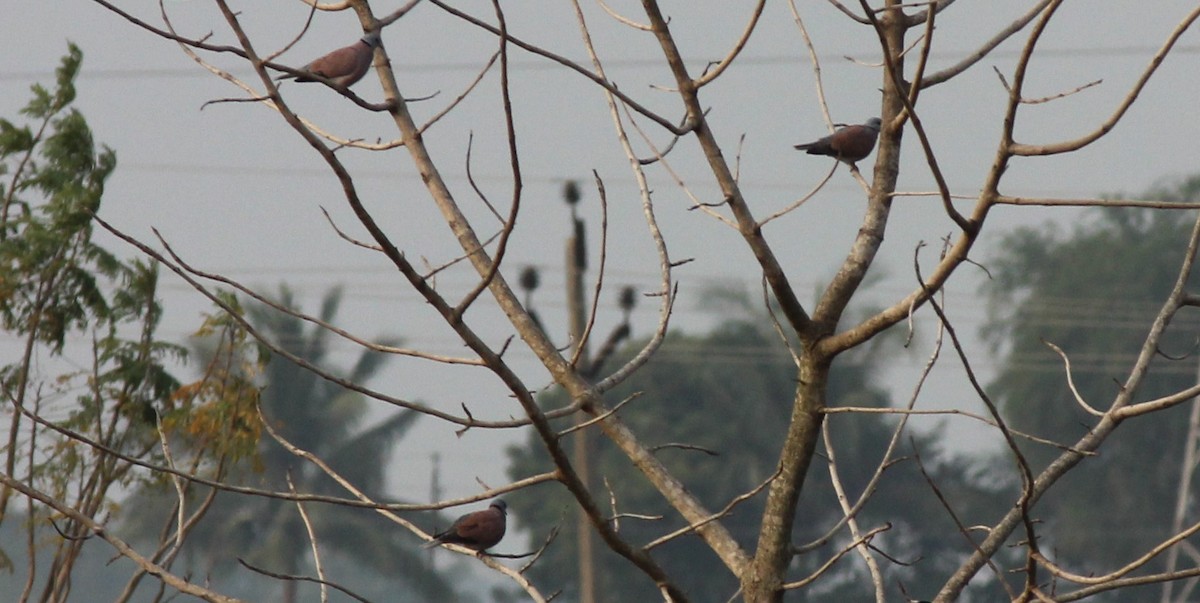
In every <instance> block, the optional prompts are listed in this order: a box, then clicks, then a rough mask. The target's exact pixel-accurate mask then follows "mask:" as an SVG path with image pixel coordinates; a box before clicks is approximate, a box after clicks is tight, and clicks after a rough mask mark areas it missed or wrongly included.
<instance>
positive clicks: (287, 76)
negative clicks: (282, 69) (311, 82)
mask: <svg viewBox="0 0 1200 603" xmlns="http://www.w3.org/2000/svg"><path fill="white" fill-rule="evenodd" d="M294 79H296V76H295V75H294V74H291V73H285V74H283V75H281V76H279V77H276V78H275V81H277V82H280V81H283V80H294Z"/></svg>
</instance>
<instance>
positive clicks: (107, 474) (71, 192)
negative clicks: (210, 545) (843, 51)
mask: <svg viewBox="0 0 1200 603" xmlns="http://www.w3.org/2000/svg"><path fill="white" fill-rule="evenodd" d="M81 62H82V53H81V52H80V50H79V48H77V47H76V46H74V45H70V48H69V52H68V54H67V56H66V57H64V58H63V60H62V64H61V66H60V67H59V69H58V71H57V85H56V86H55V87H54V88H53V89H52V90H48V89H46V88H45V87H43V86H40V85H35V86H33V88H32V90H33V99H32V100H31V101H30V102H29V103H28V104H27V105H26V106H25V108H24V109H22V110H21V111H20V113H21V114H22V115H24V116H25V117H26V118H27V120H28V121H29V122H30V123H24V124H18V123H14V122H12V121H9V120H7V119H0V173H3V174H4V175H5V183H4V185H0V327H2V328H3V329H4V332H5V334H6V336H7V337H9V338H12V339H15V340H17V341H20V342H22V344H23V345H22V347H21V349H22V353H20V354H19V357H18V358H7V359H5V360H4V361H5V362H7V363H8V364H6V365H4V366H3V367H0V395H2V396H3V398H4V400H5V405H4V406H3V407H2V410H0V414H2V415H3V416H4V419H3V421H2V424H4V425H6V426H7V427H8V433H7V434H5V437H4V438H3V444H0V455H2V456H3V469H2V470H3V471H4V473H6V474H7V475H9V476H10V477H17V478H18V479H20V480H22V481H25V482H26V483H28V484H30V485H31V486H33V487H35V488H37V489H39V490H42V491H43V492H46V493H48V494H49V495H51V496H54V497H56V498H58V499H59V500H61V501H64V502H66V503H68V504H71V505H73V506H74V507H75V508H76V509H77V510H79V511H80V512H82V513H84V514H87V515H90V516H97V515H99V514H101V513H107V512H109V511H111V510H114V509H116V504H115V503H114V501H113V499H112V498H110V496H109V492H110V490H111V489H112V488H114V487H125V486H129V485H130V484H132V483H133V480H134V476H135V474H133V473H132V472H131V471H130V468H131V467H132V465H130V464H128V463H125V462H121V461H118V459H117V458H116V457H115V456H114V455H113V454H111V453H110V452H108V451H117V452H119V453H122V454H125V455H129V456H133V457H138V458H143V459H147V460H150V461H152V462H158V461H159V460H161V459H157V458H155V455H156V452H155V451H156V446H155V443H156V442H157V435H156V433H155V430H154V429H153V426H154V423H155V419H156V417H157V416H158V414H159V413H160V412H165V411H166V410H167V408H168V407H169V406H170V405H171V400H172V396H173V395H174V393H175V391H176V390H177V389H178V385H179V384H178V382H177V381H176V380H175V378H174V377H173V376H172V375H171V372H170V370H169V366H170V364H171V363H172V362H175V361H177V360H179V359H180V358H181V357H182V356H183V353H184V350H183V348H181V347H179V346H177V345H173V344H170V343H167V342H163V341H160V340H158V339H157V336H156V330H157V327H158V323H159V320H160V318H161V315H162V309H161V307H160V306H159V303H158V299H157V297H156V296H157V285H158V269H157V266H156V265H153V264H147V263H144V262H141V261H138V260H125V259H122V258H120V257H118V256H117V255H115V254H114V253H112V252H110V251H109V250H107V249H105V248H104V247H102V246H100V245H99V244H97V243H96V242H94V241H93V240H92V234H93V224H92V217H93V216H94V215H95V214H96V212H97V211H98V210H99V208H100V203H101V200H102V198H103V194H104V183H105V181H106V180H107V179H108V177H109V176H110V175H111V174H112V172H113V170H114V168H115V167H116V155H115V153H114V152H113V151H112V150H111V149H109V148H107V147H103V146H99V147H98V146H97V144H96V143H95V141H94V140H93V137H92V132H91V129H90V128H89V127H88V124H87V121H86V120H85V119H84V117H83V115H82V114H81V113H79V111H77V110H75V109H74V108H72V107H71V103H72V102H73V101H74V99H75V87H74V79H75V77H76V76H77V75H78V73H79V68H80V65H81ZM34 416H36V417H37V419H38V420H40V421H43V422H47V423H52V424H53V426H54V429H50V428H48V427H46V426H37V427H35V426H34V425H33V417H34ZM59 430H62V431H65V432H66V433H65V434H64V433H63V432H62V431H59ZM84 439H86V440H88V441H91V442H94V443H96V444H97V445H98V446H92V445H89V444H85V443H84V442H83V440H84ZM11 496H12V491H11V490H9V489H7V488H0V521H3V520H4V519H5V517H6V515H7V512H8V511H9V510H10V509H9V506H10V505H9V503H10V500H11ZM46 515H47V514H46V512H45V510H44V509H36V510H35V513H33V515H32V516H31V517H30V518H29V519H28V521H29V522H30V524H29V525H30V528H29V529H30V530H31V533H32V530H33V529H34V528H33V526H34V525H35V524H36V523H37V522H42V521H45V517H46ZM55 529H56V530H58V531H59V533H61V534H66V535H68V536H76V537H78V538H67V539H61V538H60V539H56V540H55V541H54V542H53V543H45V542H39V544H40V545H47V546H45V547H44V549H43V550H41V551H39V554H41V555H48V556H50V557H51V558H52V559H53V561H52V563H53V564H54V567H55V568H56V569H55V571H56V572H61V575H59V576H58V577H57V579H56V578H55V577H48V578H47V581H46V584H45V590H44V591H43V595H42V596H41V598H42V599H44V600H58V599H59V598H61V599H64V600H65V598H66V596H67V594H66V593H68V592H69V591H70V588H71V581H70V580H63V579H62V576H65V575H67V574H69V573H70V571H71V567H72V565H73V564H74V562H75V559H76V558H77V553H78V550H79V547H80V546H81V543H82V541H83V540H84V539H85V537H86V536H87V534H86V530H84V529H82V528H81V527H80V526H79V525H78V524H77V523H75V522H73V521H69V520H65V519H62V518H59V520H58V522H57V523H56V525H55ZM7 544H8V543H6V542H0V546H4V545H7ZM24 547H25V545H24V544H21V545H20V551H21V552H25V549H24ZM9 552H10V553H11V551H9ZM0 558H3V559H5V560H7V559H8V557H7V556H6V555H5V554H4V553H3V552H0ZM9 567H10V569H11V566H9ZM30 579H31V580H32V577H30Z"/></svg>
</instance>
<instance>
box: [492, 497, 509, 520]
mask: <svg viewBox="0 0 1200 603" xmlns="http://www.w3.org/2000/svg"><path fill="white" fill-rule="evenodd" d="M488 506H489V507H496V508H497V509H500V513H502V514H503V515H505V516H507V515H508V503H506V502H504V501H502V500H500V499H498V498H497V499H496V500H493V501H492V504H490V505H488Z"/></svg>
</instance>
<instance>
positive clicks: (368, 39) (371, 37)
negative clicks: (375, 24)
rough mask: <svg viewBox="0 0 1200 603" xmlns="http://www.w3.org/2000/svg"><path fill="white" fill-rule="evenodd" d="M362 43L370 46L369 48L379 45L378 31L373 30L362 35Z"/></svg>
mask: <svg viewBox="0 0 1200 603" xmlns="http://www.w3.org/2000/svg"><path fill="white" fill-rule="evenodd" d="M362 43H363V44H366V45H367V46H370V47H371V48H375V47H376V46H379V32H377V31H373V32H371V33H369V34H367V35H365V36H363V37H362Z"/></svg>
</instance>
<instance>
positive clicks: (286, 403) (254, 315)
mask: <svg viewBox="0 0 1200 603" xmlns="http://www.w3.org/2000/svg"><path fill="white" fill-rule="evenodd" d="M341 299H342V290H341V289H340V288H334V289H331V290H330V291H329V292H328V293H326V295H325V297H324V299H323V301H322V306H321V312H320V314H319V317H320V318H321V320H323V321H325V322H327V323H328V322H332V321H333V319H334V317H335V315H336V314H337V310H338V306H339V305H340V302H341ZM277 303H278V304H279V305H281V306H283V307H286V308H294V307H295V302H294V299H293V295H292V293H291V291H290V290H288V289H287V287H286V286H282V287H280V294H279V299H278V300H277ZM247 314H248V316H249V319H250V322H251V324H253V325H254V326H255V328H256V329H257V330H259V332H260V333H262V334H263V336H264V337H265V338H266V339H268V340H269V341H271V342H274V343H275V344H276V345H278V346H279V347H281V348H282V349H284V350H286V351H288V352H289V353H291V354H294V355H295V356H297V357H299V358H302V359H304V360H305V361H307V362H309V363H312V364H313V365H315V366H319V367H322V368H324V369H326V370H328V371H330V372H331V373H334V374H337V375H338V376H340V377H343V378H345V379H348V380H350V381H353V382H355V383H364V382H366V381H368V380H369V379H370V378H371V377H373V376H374V375H375V374H376V373H377V372H378V370H379V369H380V368H381V367H382V365H383V362H384V361H385V360H386V359H387V358H388V357H387V356H385V355H383V354H379V353H374V352H369V351H364V352H363V353H362V354H361V355H360V356H359V357H358V359H357V361H356V362H355V363H354V366H353V367H351V368H350V369H349V370H345V371H339V370H336V369H333V368H331V367H330V361H329V354H330V351H331V346H330V333H329V331H327V330H325V329H323V328H321V327H319V326H316V325H310V324H309V323H307V322H305V321H303V320H301V319H299V318H296V317H295V316H292V315H289V314H286V313H283V312H279V311H277V310H274V309H271V308H267V307H265V306H254V307H251V308H250V309H249V310H248V312H247ZM198 347H200V353H201V354H202V355H204V354H205V351H204V350H203V347H202V346H198ZM210 347H211V346H210ZM208 353H209V354H211V351H210V352H208ZM261 385H262V394H261V398H260V404H261V408H262V412H263V415H264V416H265V417H266V419H267V421H269V422H270V424H271V426H272V428H274V429H275V430H276V431H277V432H279V433H280V434H281V435H282V436H283V437H284V438H286V439H287V440H288V441H289V442H291V443H292V444H295V445H296V446H297V447H299V448H301V449H303V450H307V451H309V452H311V453H313V454H314V455H316V456H318V457H319V458H321V459H323V460H324V461H325V462H327V463H328V464H329V465H330V466H331V467H332V468H333V469H334V470H336V471H337V472H338V473H340V474H341V475H342V476H344V477H345V478H347V479H348V480H350V481H351V482H352V483H354V484H355V485H356V486H357V487H359V488H360V489H362V490H363V491H364V492H366V493H367V494H368V495H370V496H372V497H373V498H375V499H376V500H379V499H381V497H383V496H384V489H385V488H384V487H385V485H386V484H385V482H386V479H385V477H386V476H385V473H384V470H385V467H386V465H387V461H388V457H389V455H390V452H391V449H392V446H394V445H395V443H396V442H397V441H399V440H400V439H401V438H402V437H403V436H404V434H405V433H406V432H407V431H408V429H409V428H410V427H411V426H412V425H413V424H414V422H415V421H416V419H417V418H418V417H419V415H418V414H417V413H414V412H412V411H407V410H406V411H401V412H399V413H396V414H394V415H392V416H390V417H388V418H387V419H384V420H383V421H380V422H378V423H376V424H374V425H373V426H370V427H367V428H363V427H362V422H363V420H364V418H365V415H366V414H367V410H368V405H367V402H366V400H365V399H364V398H363V396H362V395H360V394H357V393H354V392H351V391H349V390H347V389H345V388H343V387H341V386H339V385H337V384H335V383H333V382H330V381H327V380H325V379H323V378H321V377H320V376H318V375H316V374H314V373H312V372H311V371H308V370H306V369H304V368H303V367H301V366H300V365H298V364H296V363H294V362H292V361H290V360H288V359H287V358H284V357H282V356H272V357H271V358H270V359H269V360H268V361H267V363H266V365H265V368H264V370H263V373H262V376H261ZM247 460H251V461H252V462H242V463H241V464H239V465H238V466H236V467H234V468H232V469H231V470H230V472H229V477H228V478H227V480H226V481H228V482H232V483H237V484H242V485H247V486H253V487H257V488H263V489H267V490H274V491H286V490H287V489H288V485H287V478H288V476H289V475H290V477H291V480H292V483H293V484H294V485H295V487H296V489H297V491H300V492H307V493H318V494H338V495H344V494H345V492H344V491H343V490H341V488H340V487H339V486H337V485H336V484H335V483H334V482H333V480H332V479H330V478H329V477H328V476H326V475H325V474H324V473H323V472H321V471H320V469H318V468H317V467H315V466H313V465H312V463H309V462H307V461H305V460H303V459H300V458H298V457H296V456H295V455H293V454H291V453H289V452H288V451H287V450H285V449H283V448H282V447H281V446H279V445H278V444H277V443H276V442H275V441H274V440H273V439H271V438H269V437H268V436H266V435H265V434H264V436H263V438H262V439H261V440H260V441H259V443H258V446H257V450H256V453H255V455H253V458H252V459H247ZM251 465H253V466H251ZM159 496H160V498H159V500H160V501H162V500H163V499H162V498H161V496H162V495H161V494H160V495H159ZM159 504H162V503H161V502H160V503H159ZM166 504H167V506H169V504H170V503H166ZM305 510H306V511H307V513H308V515H309V519H310V522H311V523H312V527H313V530H314V532H315V533H316V535H317V539H318V542H319V544H320V546H321V549H322V551H323V552H324V551H330V552H333V553H335V554H336V555H337V556H339V557H341V558H345V559H348V560H350V561H351V562H352V563H353V565H354V566H355V567H356V568H359V569H364V570H371V571H373V572H375V573H377V574H378V575H381V576H388V577H400V578H403V579H404V587H405V588H406V589H407V590H408V592H413V593H421V595H422V598H424V599H426V600H436V601H452V600H454V599H455V594H454V592H453V589H452V588H451V587H450V586H449V585H448V583H447V582H446V581H445V580H443V579H442V578H441V577H440V576H438V575H437V574H436V572H435V571H434V569H433V568H432V567H431V565H430V564H429V563H428V562H427V560H426V558H425V557H424V556H422V555H421V554H420V553H419V549H418V548H417V547H416V546H415V545H416V544H417V542H416V539H415V538H414V537H411V536H408V535H406V533H405V532H402V531H401V530H398V529H396V527H395V526H394V525H392V524H391V523H389V522H387V521H386V520H385V519H384V518H382V517H380V516H379V515H378V514H377V513H375V512H373V511H370V510H365V509H361V508H353V507H345V506H341V505H332V504H319V503H308V504H306V507H305ZM160 516H161V511H160ZM159 525H161V524H159ZM188 547H189V555H190V556H192V558H193V559H195V558H196V557H197V556H198V557H201V558H203V559H204V560H205V563H204V565H205V566H207V568H206V569H207V570H208V571H209V572H210V575H211V574H216V575H220V574H224V573H227V572H224V571H220V570H221V569H223V568H227V567H229V566H231V565H232V564H233V563H235V561H236V559H238V558H241V559H244V560H245V561H246V562H247V563H250V564H252V565H254V566H256V567H260V568H263V569H266V570H270V571H272V572H277V573H282V574H289V575H296V574H300V573H304V572H305V569H306V563H307V560H308V559H310V558H311V550H310V548H309V543H308V536H307V532H306V530H305V527H304V525H303V523H302V522H301V517H300V515H299V512H298V510H297V508H296V505H295V503H293V502H290V501H285V500H279V499H273V498H265V497H255V496H244V495H236V494H231V493H228V492H222V493H220V494H218V495H217V497H216V500H215V501H214V503H213V505H212V507H211V509H210V510H209V511H208V513H207V515H206V516H205V518H204V519H203V521H202V523H201V525H200V526H199V527H198V528H197V529H196V530H194V532H193V533H192V535H191V536H190V538H189V541H188ZM296 584H297V583H296V581H293V580H287V581H284V582H283V594H282V595H281V597H280V598H279V600H280V601H282V602H283V603H293V602H294V601H295V596H296V592H295V589H296Z"/></svg>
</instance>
